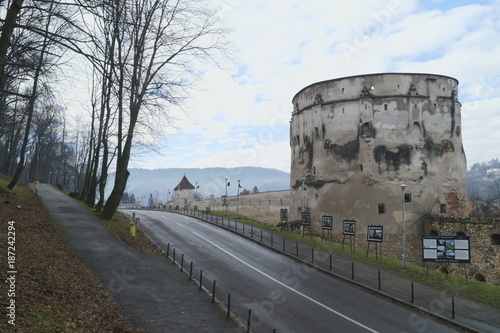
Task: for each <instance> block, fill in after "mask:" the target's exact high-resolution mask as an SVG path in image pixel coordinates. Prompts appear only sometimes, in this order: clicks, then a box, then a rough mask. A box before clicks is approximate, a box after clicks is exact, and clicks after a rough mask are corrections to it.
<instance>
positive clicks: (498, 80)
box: [130, 0, 500, 172]
mask: <svg viewBox="0 0 500 333" xmlns="http://www.w3.org/2000/svg"><path fill="white" fill-rule="evenodd" d="M210 2H211V4H213V5H214V6H215V7H217V8H218V15H219V17H220V18H221V20H222V21H223V23H224V24H225V25H226V26H228V27H229V28H231V29H232V33H231V35H230V38H231V39H232V40H233V43H234V45H235V48H236V49H237V55H236V57H235V58H234V60H233V61H228V62H227V63H223V64H221V65H222V67H223V68H216V67H215V66H207V67H206V68H204V69H203V70H204V71H205V75H204V77H203V79H202V80H201V81H200V82H198V85H197V89H196V90H193V91H191V96H190V98H189V100H188V101H187V102H186V104H184V105H183V110H184V111H186V112H187V113H184V111H179V110H173V112H174V114H177V115H178V116H177V117H176V118H177V121H176V123H175V129H174V128H172V129H170V130H169V135H167V136H166V137H164V138H163V139H162V140H160V142H159V149H158V152H156V153H150V154H141V155H140V156H135V157H134V158H132V160H131V164H130V167H138V168H147V169H158V168H188V167H189V168H192V167H195V168H204V167H240V166H257V167H268V168H275V169H278V170H282V171H285V172H290V145H289V131H290V129H289V122H290V119H291V112H292V98H293V96H294V95H295V94H296V93H297V92H299V91H300V90H301V89H302V88H304V87H306V86H308V85H310V84H312V83H315V82H318V81H324V80H330V79H335V78H340V77H345V76H352V75H362V74H371V73H382V72H409V73H433V74H440V75H447V76H451V77H454V78H456V79H458V81H459V82H460V84H459V90H458V97H459V101H460V102H461V103H462V133H463V136H462V140H463V144H464V149H465V153H466V156H467V164H468V168H470V167H471V166H472V165H473V164H474V163H477V162H487V161H489V160H491V159H494V158H499V157H500V1H458V0H449V1H448V0H442V1H438V0H427V1H414V0H404V1H403V0H381V1H374V0H359V1H358V0H354V1H326V0H322V1H320V0H307V1H305V0H300V1H293V0H287V1H285V0H273V1H268V0H263V1H260V0H211V1H210Z"/></svg>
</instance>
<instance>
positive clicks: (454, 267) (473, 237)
mask: <svg viewBox="0 0 500 333" xmlns="http://www.w3.org/2000/svg"><path fill="white" fill-rule="evenodd" d="M424 226H425V230H424V232H425V234H426V235H439V236H457V235H465V236H469V237H470V247H471V254H470V258H471V263H470V264H441V263H431V264H430V267H432V268H434V269H437V270H441V271H445V270H446V271H448V272H449V273H450V274H455V275H461V276H466V274H467V276H468V277H469V278H475V279H478V280H481V281H482V280H484V281H486V282H491V283H494V284H497V285H500V219H486V220H480V219H456V218H445V217H434V218H428V219H426V220H425V223H424Z"/></svg>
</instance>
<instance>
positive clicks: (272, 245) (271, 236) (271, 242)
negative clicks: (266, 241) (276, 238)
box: [271, 234, 273, 247]
mask: <svg viewBox="0 0 500 333" xmlns="http://www.w3.org/2000/svg"><path fill="white" fill-rule="evenodd" d="M271 247H273V234H271Z"/></svg>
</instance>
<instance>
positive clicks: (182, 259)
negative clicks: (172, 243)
mask: <svg viewBox="0 0 500 333" xmlns="http://www.w3.org/2000/svg"><path fill="white" fill-rule="evenodd" d="M183 268H184V253H183V254H182V255H181V272H182V269H183Z"/></svg>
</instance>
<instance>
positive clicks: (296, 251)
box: [295, 242, 299, 257]
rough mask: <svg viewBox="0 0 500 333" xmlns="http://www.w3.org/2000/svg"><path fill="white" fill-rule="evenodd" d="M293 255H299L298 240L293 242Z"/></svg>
mask: <svg viewBox="0 0 500 333" xmlns="http://www.w3.org/2000/svg"><path fill="white" fill-rule="evenodd" d="M295 256H296V257H298V256H299V242H295Z"/></svg>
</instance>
